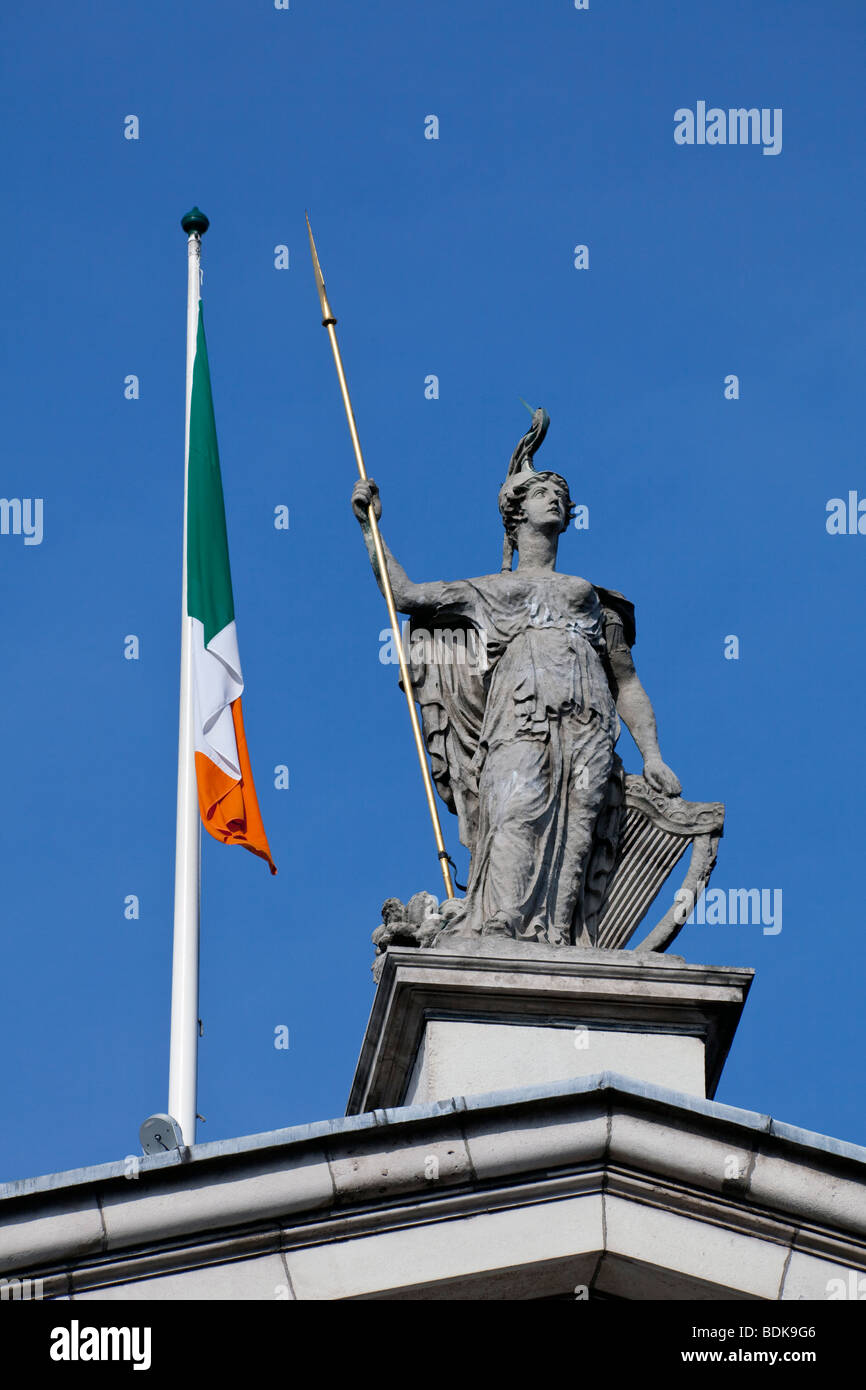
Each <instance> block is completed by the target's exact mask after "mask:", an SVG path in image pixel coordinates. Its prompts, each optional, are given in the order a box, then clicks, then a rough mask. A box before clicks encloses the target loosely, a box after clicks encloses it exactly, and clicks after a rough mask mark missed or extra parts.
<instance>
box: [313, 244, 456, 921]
mask: <svg viewBox="0 0 866 1390" xmlns="http://www.w3.org/2000/svg"><path fill="white" fill-rule="evenodd" d="M307 231H308V232H309V234H310V251H311V253H312V257H313V273H314V275H315V277H316V288H317V290H318V291H319V303H320V304H321V306H322V327H323V328H327V330H328V337H329V338H330V340H331V351H332V352H333V354H334V366H335V367H336V368H337V379H338V381H339V383H340V392H341V394H342V397H343V405H344V406H345V409H346V419H347V420H348V422H349V434H350V435H351V436H352V447H353V448H354V450H355V461H356V462H357V465H358V473H359V475H360V476H361V478H362V479H363V480H364V481H366V478H367V470H366V468H365V467H364V455H363V454H362V452H361V441H360V439H359V437H358V426H357V424H356V423H355V412H354V410H353V409H352V401H351V399H350V396H349V387H348V385H347V384H346V373H345V372H344V370H343V359H342V357H341V355H340V345H339V343H338V342H337V333H336V324H337V320H336V318H335V317H334V314H333V311H332V309H331V306H330V304H329V303H328V296H327V294H326V293H325V280H324V276H323V275H322V267H321V266H320V264H319V257H318V254H317V252H316V243H315V241H314V240H313V229H312V227H311V226H310V219H309V217H307ZM367 522H368V524H369V527H370V531H371V533H372V536H373V548H374V550H375V552H376V563H377V565H378V568H379V576H380V578H381V581H382V592H383V593H384V595H385V603H386V605H387V608H388V617H389V618H390V620H391V632H392V633H393V635H394V642H395V645H396V647H397V659H398V661H399V663H400V680H401V681H402V684H403V692H404V694H405V696H406V704H407V705H408V707H409V720H410V723H411V725H412V734H413V737H414V739H415V750H416V752H417V754H418V763H419V765H420V767H421V777H422V779H423V782H424V793H425V795H426V797H427V808H428V810H429V812H430V819H431V821H432V822H433V837H434V839H435V841H436V849H437V852H438V856H439V867H440V868H441V870H442V877H443V879H444V881H445V895H446V897H449V898H453V897H454V888H453V885H452V882H451V871H450V869H449V867H448V865H449V856H448V851H447V850H446V848H445V841H444V840H443V838H442V826H441V825H440V823H439V811H438V809H437V806H436V795H435V792H434V790H433V779H432V777H431V776H430V768H429V767H428V766H427V757H426V754H425V752H424V740H423V738H422V737H421V725H420V724H419V722H418V711H417V709H416V708H415V691H414V689H413V687H412V677H411V676H410V675H409V667H408V665H407V663H406V656H405V653H404V651H403V641H402V636H401V633H400V624H399V623H398V621H397V609H396V607H395V605H394V591H393V589H392V588H391V576H390V575H389V573H388V566H387V564H386V562H385V551H384V549H383V546H382V536H381V533H380V531H379V523H378V522H377V520H376V512H375V508H374V506H373V503H372V502H371V503H370V506H369V507H368V508H367Z"/></svg>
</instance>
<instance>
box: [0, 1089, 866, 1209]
mask: <svg viewBox="0 0 866 1390" xmlns="http://www.w3.org/2000/svg"><path fill="white" fill-rule="evenodd" d="M604 1091H609V1092H614V1093H618V1094H621V1095H623V1096H627V1097H629V1098H632V1099H637V1100H650V1101H653V1102H656V1103H659V1104H662V1105H666V1106H668V1107H670V1108H672V1109H674V1110H679V1111H681V1112H683V1111H685V1112H691V1113H693V1114H695V1115H699V1116H702V1117H705V1118H707V1119H714V1120H719V1121H723V1122H726V1123H728V1124H733V1125H736V1126H739V1127H740V1128H745V1129H749V1130H752V1131H755V1132H760V1133H764V1134H766V1135H768V1136H769V1137H772V1138H776V1139H779V1140H782V1141H784V1142H786V1143H788V1144H792V1145H794V1146H796V1147H798V1148H800V1149H807V1150H811V1151H813V1152H817V1153H822V1154H827V1155H831V1156H833V1157H835V1158H842V1159H845V1160H847V1161H849V1162H852V1163H856V1164H861V1165H863V1167H864V1169H866V1147H862V1146H860V1145H858V1144H850V1143H848V1142H847V1141H845V1140H842V1139H834V1138H832V1137H830V1136H828V1135H824V1134H818V1133H816V1132H814V1131H812V1130H805V1129H800V1128H798V1127H797V1126H796V1125H789V1124H786V1123H784V1122H783V1121H780V1120H774V1119H773V1118H772V1117H771V1116H770V1115H762V1114H760V1113H758V1112H757V1111H753V1110H742V1109H739V1108H738V1107H736V1106H731V1105H724V1104H722V1103H721V1102H719V1101H714V1100H703V1099H701V1098H700V1097H697V1096H690V1095H686V1094H685V1093H683V1092H681V1091H672V1090H669V1089H668V1088H667V1087H664V1086H654V1085H651V1084H650V1083H648V1082H639V1081H634V1080H633V1079H631V1078H629V1077H625V1076H619V1075H618V1074H617V1073H616V1072H600V1073H598V1074H597V1075H595V1076H584V1077H577V1078H575V1079H573V1080H570V1081H563V1082H557V1083H556V1084H553V1085H550V1084H548V1085H544V1086H524V1087H520V1088H519V1089H517V1090H511V1091H492V1092H488V1093H487V1094H484V1095H473V1096H453V1097H451V1098H450V1099H449V1100H442V1101H435V1102H433V1103H431V1104H426V1105H409V1106H399V1107H395V1108H393V1109H389V1110H373V1111H369V1112H366V1113H364V1114H362V1115H350V1116H344V1117H341V1118H340V1119H336V1120H319V1121H315V1122H313V1123H311V1124H305V1125H293V1126H291V1127H289V1128H286V1129H276V1130H268V1131H265V1132H264V1133H261V1134H250V1135H243V1136H241V1137H239V1138H237V1139H218V1140H214V1141H213V1142H211V1143H207V1144H195V1145H193V1146H192V1147H190V1148H186V1149H181V1150H175V1151H173V1152H172V1153H167V1154H153V1155H150V1156H144V1155H141V1156H137V1161H138V1164H139V1170H140V1172H141V1173H142V1174H143V1173H154V1172H158V1171H159V1170H161V1169H173V1168H179V1167H186V1168H189V1169H191V1170H192V1169H193V1168H194V1167H196V1166H197V1165H198V1164H200V1163H206V1162H208V1161H213V1160H218V1159H226V1158H235V1157H240V1156H242V1155H244V1154H250V1155H252V1154H255V1153H261V1152H262V1151H263V1150H267V1149H280V1148H286V1147H288V1146H290V1145H301V1144H305V1143H310V1142H315V1141H317V1140H318V1141H321V1140H322V1139H327V1138H330V1137H334V1138H337V1137H340V1136H343V1135H351V1134H353V1133H359V1132H362V1131H365V1130H376V1129H381V1128H388V1127H392V1126H395V1125H402V1124H411V1123H415V1122H418V1121H423V1120H433V1119H437V1118H441V1117H443V1116H445V1115H449V1114H459V1113H461V1112H464V1111H478V1110H488V1109H498V1108H502V1107H508V1106H515V1107H519V1106H523V1105H529V1104H532V1103H533V1102H535V1101H545V1100H555V1099H556V1098H558V1097H572V1096H573V1097H577V1096H580V1095H588V1094H591V1093H593V1092H604ZM126 1177H128V1166H127V1160H126V1159H125V1158H123V1159H116V1160H114V1161H112V1162H109V1163H100V1164H94V1165H91V1166H89V1167H85V1168H72V1169H68V1170H66V1171H63V1172H58V1173H48V1174H45V1175H43V1176H39V1177H34V1178H21V1179H17V1180H13V1181H11V1182H6V1183H0V1203H2V1202H4V1201H12V1200H16V1199H20V1198H22V1197H29V1196H37V1195H48V1194H50V1193H52V1192H56V1193H58V1194H60V1193H62V1192H64V1191H68V1190H69V1189H70V1188H76V1187H86V1186H90V1185H93V1184H96V1183H102V1182H108V1181H111V1180H113V1179H116V1178H126ZM864 1178H866V1172H864ZM0 1215H2V1212H0Z"/></svg>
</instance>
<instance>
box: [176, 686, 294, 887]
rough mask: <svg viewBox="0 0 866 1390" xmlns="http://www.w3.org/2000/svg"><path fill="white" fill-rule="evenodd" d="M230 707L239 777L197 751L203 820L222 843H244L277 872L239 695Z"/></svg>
mask: <svg viewBox="0 0 866 1390" xmlns="http://www.w3.org/2000/svg"><path fill="white" fill-rule="evenodd" d="M231 710H232V720H233V722H234V726H235V739H236V741H237V745H238V760H239V762H240V767H241V776H240V781H236V780H235V779H234V778H233V777H230V776H229V774H228V773H227V772H223V770H222V768H219V767H217V765H216V763H212V762H211V760H210V758H208V757H207V756H206V754H204V753H198V752H197V753H196V755H195V773H196V782H197V783H198V804H199V810H200V811H201V818H202V823H203V824H204V828H205V830H206V831H207V832H208V834H209V835H213V837H214V839H215V840H219V841H220V842H221V843H222V844H224V845H243V847H244V849H248V850H250V851H251V852H252V853H253V854H257V855H258V856H259V857H260V858H261V859H266V860H267V862H268V864H269V865H270V869H271V873H272V874H275V873H276V872H277V866H276V864H275V863H274V861H273V859H272V858H271V851H270V849H269V847H268V837H267V835H266V834H265V827H264V824H263V823H262V816H261V812H260V811H259V803H258V799H257V797H256V789H255V785H254V783H253V774H252V769H251V767H250V757H249V753H248V752H247V740H246V734H245V733H244V719H243V715H242V713H241V701H240V699H237V700H233V701H232V706H231Z"/></svg>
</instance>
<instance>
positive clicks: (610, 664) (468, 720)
mask: <svg viewBox="0 0 866 1390" xmlns="http://www.w3.org/2000/svg"><path fill="white" fill-rule="evenodd" d="M548 424H549V420H548V417H547V414H546V412H545V411H543V410H536V411H535V412H534V414H533V420H532V426H531V428H530V430H529V431H528V432H527V434H526V435H524V437H523V439H521V441H520V443H519V444H518V446H517V449H516V450H515V452H514V454H513V456H512V459H511V464H510V466H509V469H508V475H507V477H506V479H505V482H504V483H503V485H502V487H501V489H500V492H499V510H500V513H501V515H502V522H503V526H504V528H505V544H504V550H503V567H502V570H501V572H500V573H498V574H486V575H482V576H480V577H478V578H474V579H464V580H454V581H426V582H421V583H415V582H414V581H413V580H411V579H410V578H409V577H408V575H407V573H406V571H405V570H404V568H403V566H402V565H401V564H400V563H399V562H398V561H397V560H396V559H395V557H394V556H393V555H392V553H391V551H390V550H389V549H388V547H387V546H385V545H384V542H383V550H384V554H385V557H386V563H387V566H388V573H389V577H390V581H391V586H392V589H393V595H394V601H395V603H396V607H397V609H398V610H399V611H401V612H403V613H406V614H408V615H409V616H410V618H411V620H412V631H413V632H415V631H418V630H424V631H429V630H436V631H440V632H441V631H442V630H450V631H455V632H457V631H462V632H465V631H466V629H469V630H471V631H473V632H474V633H475V634H477V635H478V636H479V637H480V639H481V641H482V643H483V646H484V649H485V651H486V670H479V669H478V668H477V667H476V666H474V665H473V664H472V663H465V662H460V661H459V660H451V661H447V660H436V659H435V658H433V659H431V657H430V653H429V650H428V648H427V647H426V646H424V645H423V644H420V643H415V642H412V643H411V662H410V665H411V667H412V684H413V686H414V691H415V697H416V699H417V701H418V704H419V706H420V710H421V717H422V726H423V732H424V741H425V744H426V747H427V750H428V753H429V756H430V761H431V765H432V770H433V778H434V781H435V783H436V786H437V788H438V790H439V793H440V795H441V796H442V798H443V800H444V801H445V803H446V805H447V806H448V808H449V809H450V810H451V811H452V812H454V813H455V814H456V815H457V818H458V822H459V827H460V838H461V841H462V842H463V844H464V845H466V846H467V848H468V849H469V850H470V853H471V865H470V873H469V881H468V885H467V891H466V896H465V898H463V899H456V898H455V899H449V900H446V901H445V902H444V903H443V904H442V905H441V906H440V907H439V908H438V915H431V914H432V912H433V910H432V909H427V908H425V909H424V920H425V922H426V924H427V925H426V928H425V935H424V941H423V943H422V942H421V941H420V940H419V942H418V944H424V945H428V944H432V945H436V946H442V945H445V944H447V943H448V942H449V941H450V940H455V941H456V940H457V939H460V938H464V939H465V938H476V939H477V938H478V937H479V936H503V937H510V938H514V939H517V940H520V941H535V942H541V943H547V944H548V945H551V946H568V945H571V946H595V945H598V944H599V921H600V920H601V915H602V913H603V910H604V907H605V903H606V901H607V897H608V892H609V888H610V883H611V876H612V874H613V871H614V869H615V867H616V865H617V862H618V857H619V856H620V854H621V841H622V832H623V824H624V817H625V804H626V777H625V773H624V770H623V766H622V763H621V762H620V759H619V758H618V756H617V754H616V751H615V749H616V742H617V739H618V737H619V734H620V721H622V723H624V724H625V725H626V726H627V728H628V729H629V731H630V733H631V735H632V737H633V738H634V741H635V743H636V745H637V747H638V749H639V750H640V753H641V755H642V757H643V762H644V766H643V778H642V779H640V778H634V779H630V780H632V781H635V782H639V783H641V785H642V788H643V789H644V790H645V796H644V801H647V799H649V800H650V801H652V802H653V805H654V806H656V808H657V809H658V814H659V815H660V816H662V817H665V816H666V814H667V810H666V808H667V806H668V805H671V804H673V803H675V799H676V798H678V797H679V796H680V793H681V790H682V789H681V786H680V782H679V779H678V778H677V776H676V774H675V773H674V772H672V770H671V769H670V768H669V767H668V766H667V765H666V763H665V762H664V761H663V759H662V756H661V753H660V751H659V743H658V736H657V732H656V721H655V716H654V714H653V709H652V706H651V704H650V701H649V698H648V697H647V694H646V692H645V690H644V688H643V686H642V685H641V682H640V679H639V678H638V675H637V672H636V671H635V667H634V662H633V660H632V652H631V648H632V645H633V643H634V640H635V623H634V610H633V607H632V605H631V604H630V603H629V601H628V600H627V599H625V598H624V597H623V596H622V594H619V593H617V592H616V591H615V590H613V589H606V588H602V587H600V586H599V585H596V584H591V583H590V582H589V581H588V580H586V579H581V578H578V577H576V576H573V575H567V574H562V573H560V572H559V571H558V570H557V569H556V559H557V547H558V543H559V537H560V535H561V534H562V533H563V532H564V531H565V530H566V529H567V528H568V525H569V522H570V519H571V517H572V514H573V504H572V501H571V497H570V495H569V490H568V484H567V482H566V481H565V479H564V478H563V477H561V476H560V475H559V474H557V473H552V472H538V471H536V469H535V467H534V464H533V457H534V454H535V452H536V451H537V449H538V448H539V446H540V444H541V443H542V441H543V439H544V436H545V434H546V432H547V427H548ZM371 506H372V507H373V509H374V514H375V517H376V519H377V521H378V518H379V516H381V511H382V506H381V501H380V499H379V492H378V488H377V486H376V484H375V482H374V481H373V480H372V479H364V480H361V481H359V482H358V483H357V484H356V485H355V489H354V492H353V494H352V507H353V510H354V513H355V516H356V517H357V519H358V520H359V522H360V523H361V525H362V527H363V529H364V535H365V540H366V542H367V548H368V552H369V554H370V558H371V561H372V563H373V569H374V573H376V576H377V580H378V582H379V585H380V588H381V587H382V577H381V575H380V574H379V573H378V564H377V560H376V555H375V550H374V546H373V543H372V537H371V526H370V521H369V508H370V507H371ZM515 550H516V551H517V555H518V563H517V566H516V568H512V565H513V553H514V551H515ZM440 650H444V651H446V652H447V651H448V650H449V648H448V647H447V646H446V647H445V648H444V649H440ZM681 804H682V807H683V808H688V807H689V806H690V803H681ZM715 809H716V810H717V811H718V810H719V809H721V808H715ZM672 819H673V821H674V822H676V815H674V816H673V818H672ZM680 819H682V817H680ZM716 819H718V818H717V817H716ZM668 820H671V817H670V816H668ZM714 823H715V822H714ZM691 824H692V822H691V821H689V826H691ZM676 833H679V834H680V835H681V836H684V835H685V834H686V831H684V830H681V829H680V830H678V831H677V832H676ZM689 833H690V836H691V839H694V838H695V836H696V834H697V833H698V832H697V831H696V830H695V829H694V828H692V829H691V830H690V832H689ZM718 833H719V834H720V833H721V830H720V828H719V831H718ZM689 842H690V840H689V839H688V838H686V839H684V840H683V842H682V843H683V845H685V844H687V843H689ZM717 843H718V837H717V836H716V839H715V843H714V844H713V845H712V856H711V858H712V859H714V857H715V846H716V845H717ZM679 853H682V849H681V848H680V850H679ZM704 858H705V859H706V858H707V856H706V855H705V856H704ZM703 867H704V868H706V874H705V877H706V878H708V877H709V868H711V867H712V864H711V863H710V864H709V867H708V868H707V867H706V865H704V866H703ZM428 896H429V895H428ZM413 901H414V900H413ZM433 902H434V904H435V899H434V900H433ZM395 904H396V905H395ZM397 909H400V910H401V911H402V904H399V903H396V900H389V913H390V918H389V916H387V915H386V917H385V923H384V924H383V928H382V929H381V931H383V932H385V936H384V937H383V944H382V945H381V946H380V949H384V947H385V944H386V943H387V941H388V940H392V939H394V933H395V931H398V926H399V930H403V931H408V930H410V925H411V924H410V923H409V919H408V918H407V919H406V922H405V923H403V921H402V918H401V919H400V923H399V924H398V920H397V919H398V918H399V915H400V914H399V912H398V911H397ZM391 919H393V921H392V920H391ZM419 920H420V918H419ZM683 920H684V917H683ZM434 922H435V925H436V932H435V934H434V933H433V932H432V931H431V924H432V923H434ZM385 928H387V931H385ZM665 944H666V943H665ZM655 949H658V947H657V946H656V947H655Z"/></svg>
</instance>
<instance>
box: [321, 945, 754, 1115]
mask: <svg viewBox="0 0 866 1390" xmlns="http://www.w3.org/2000/svg"><path fill="white" fill-rule="evenodd" d="M752 977H753V972H752V971H750V970H746V969H743V968H736V969H734V968H725V967H721V966H700V965H690V964H688V963H687V962H686V961H684V960H683V959H682V958H681V957H678V956H663V955H659V954H656V953H641V952H634V951H628V952H624V951H605V950H598V949H593V948H587V947H579V946H577V947H558V948H557V947H551V946H549V945H547V944H546V943H540V942H516V941H508V940H504V939H501V938H497V939H495V940H492V939H491V938H488V937H475V938H455V939H454V940H453V942H452V946H451V949H450V950H449V951H446V950H445V949H444V945H443V944H440V946H439V947H438V948H436V949H413V948H401V947H394V946H392V947H389V949H388V951H387V953H386V955H385V957H384V969H383V973H382V976H381V979H380V981H379V985H378V988H377V990H376V997H375V1000H374V1002H373V1008H372V1011H371V1014H370V1019H369V1022H368V1024H367V1030H366V1033H365V1036H364V1041H363V1044H362V1047H361V1055H360V1058H359V1061H358V1066H357V1069H356V1072H355V1078H354V1081H353V1084H352V1091H351V1095H350V1098H349V1105H348V1109H349V1112H350V1113H357V1112H362V1111H365V1110H372V1109H375V1108H378V1107H382V1106H391V1105H401V1104H405V1103H406V1102H407V1101H408V1102H411V1101H413V1100H415V1099H425V1100H426V1099H434V1098H439V1099H445V1098H446V1097H447V1095H449V1094H460V1095H471V1094H472V1093H473V1092H476V1091H477V1092H484V1091H490V1090H496V1089H499V1087H500V1085H501V1084H502V1082H503V1081H504V1079H505V1078H506V1077H507V1076H508V1069H509V1066H512V1064H513V1069H514V1068H516V1072H515V1074H514V1076H513V1080H514V1081H515V1082H519V1081H523V1082H525V1083H527V1084H530V1083H531V1082H537V1083H540V1084H547V1083H549V1082H551V1081H561V1080H564V1079H567V1076H568V1075H571V1076H575V1075H579V1074H581V1073H582V1072H590V1071H596V1072H598V1071H614V1070H615V1071H618V1072H620V1073H623V1072H626V1067H625V1065H624V1064H625V1062H626V1059H628V1064H629V1066H630V1067H631V1068H632V1069H633V1070H632V1071H631V1073H630V1074H631V1075H632V1077H633V1079H637V1080H641V1081H649V1082H653V1083H656V1084H658V1083H660V1082H661V1081H662V1080H665V1081H667V1082H668V1084H670V1081H671V1079H672V1077H674V1076H676V1077H677V1078H678V1082H679V1088H680V1090H685V1091H692V1092H693V1093H695V1094H706V1093H709V1094H710V1095H712V1093H713V1092H714V1090H715V1087H716V1085H717V1084H718V1079H719V1076H720V1074H721V1069H722V1065H723V1063H724V1059H725V1057H726V1056H727V1053H728V1049H729V1047H730V1045H731V1041H732V1039H733V1036H734V1030H735V1029H736V1026H737V1023H738V1021H739V1017H740V1013H741V1011H742V1007H743V1004H744V1001H745V998H746V994H747V993H748V989H749V986H750V984H751V981H752ZM491 1026H496V1027H497V1029H499V1030H501V1028H502V1027H507V1028H512V1029H514V1030H515V1033H514V1035H513V1037H511V1038H510V1039H509V1038H508V1037H507V1035H506V1034H503V1033H502V1032H501V1031H496V1032H495V1033H491V1032H489V1031H488V1032H485V1031H484V1030H485V1029H489V1028H490V1027H491ZM578 1028H583V1029H586V1030H587V1039H588V1042H589V1047H590V1049H591V1050H592V1055H593V1056H594V1058H595V1065H594V1066H593V1065H592V1064H591V1063H590V1064H588V1065H587V1063H586V1059H585V1058H584V1059H582V1056H581V1052H580V1051H578V1049H577V1048H576V1047H575V1046H574V1042H575V1037H574V1030H575V1029H578ZM428 1030H430V1031H429V1032H428ZM617 1034H619V1035H621V1036H619V1037H617V1036H616V1035H617ZM635 1034H643V1035H644V1038H645V1043H644V1044H643V1045H642V1044H641V1042H640V1039H639V1038H636V1037H634V1035H635ZM569 1037H570V1039H571V1041H570V1042H569V1040H568V1039H569ZM470 1040H471V1043H470ZM696 1047H697V1048H699V1049H700V1056H698V1053H697V1051H696ZM582 1062H583V1064H582ZM668 1068H672V1069H673V1070H671V1071H668V1070H667V1069H668ZM626 1074H628V1073H626ZM413 1078H414V1080H413Z"/></svg>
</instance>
